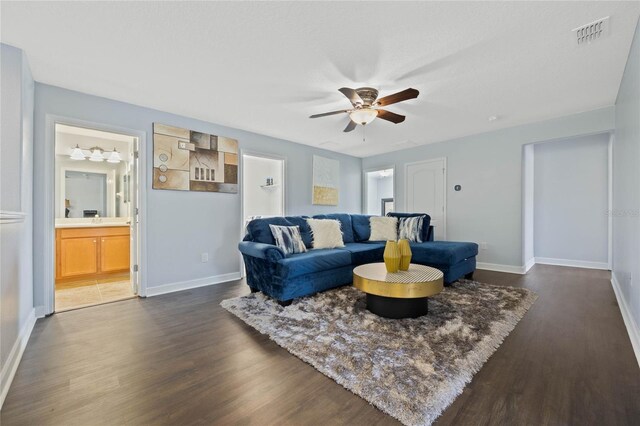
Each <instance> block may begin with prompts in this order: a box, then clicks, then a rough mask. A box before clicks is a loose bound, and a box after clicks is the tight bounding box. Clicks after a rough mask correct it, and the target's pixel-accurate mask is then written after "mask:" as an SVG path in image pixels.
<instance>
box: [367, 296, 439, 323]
mask: <svg viewBox="0 0 640 426" xmlns="http://www.w3.org/2000/svg"><path fill="white" fill-rule="evenodd" d="M428 301H429V298H428V297H419V298H411V299H409V298H406V299H405V298H397V297H384V296H377V295H375V294H369V293H367V309H368V310H369V311H370V312H372V313H374V314H376V315H378V316H381V317H385V318H391V319H401V318H418V317H421V316H423V315H426V314H427V312H428V310H429V305H428Z"/></svg>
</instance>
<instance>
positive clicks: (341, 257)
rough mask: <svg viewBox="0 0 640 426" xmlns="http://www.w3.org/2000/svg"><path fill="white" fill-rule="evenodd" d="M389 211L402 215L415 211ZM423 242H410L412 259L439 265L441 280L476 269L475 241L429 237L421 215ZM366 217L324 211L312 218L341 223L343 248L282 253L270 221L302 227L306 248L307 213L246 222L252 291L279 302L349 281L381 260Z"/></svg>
mask: <svg viewBox="0 0 640 426" xmlns="http://www.w3.org/2000/svg"><path fill="white" fill-rule="evenodd" d="M415 214H417V213H414V214H409V213H390V215H393V216H397V217H401V216H405V215H406V216H411V215H415ZM425 216H426V217H425V221H424V226H423V234H422V240H423V242H422V243H411V251H412V253H413V256H412V259H411V262H412V263H418V264H421V265H428V266H432V267H435V268H438V269H440V270H441V271H442V272H443V273H444V282H445V284H450V283H452V282H454V281H456V280H458V279H459V278H461V277H464V276H466V277H467V278H471V277H472V276H473V272H474V270H475V268H476V255H477V254H478V245H477V244H476V243H466V242H451V241H433V227H432V226H430V218H429V216H428V215H425ZM369 217H370V216H367V215H360V214H344V213H335V214H325V215H316V216H313V218H315V219H336V220H338V221H339V222H340V226H341V230H342V233H343V240H344V243H345V247H342V248H335V249H318V250H308V251H307V252H306V253H299V254H291V255H286V256H285V254H284V252H283V251H282V250H281V249H280V248H278V247H277V246H276V245H275V240H274V239H273V235H272V234H271V229H270V228H269V225H270V224H273V225H285V226H295V225H298V226H299V227H300V234H301V236H302V240H303V241H304V243H305V246H306V247H307V249H311V247H312V241H313V237H312V235H311V228H310V227H309V225H308V224H307V221H306V219H308V216H286V217H269V218H264V219H255V220H252V221H251V222H249V224H248V225H247V235H246V236H245V238H244V240H243V241H242V242H240V244H239V246H238V248H239V249H240V252H241V253H242V257H243V259H244V262H245V266H246V271H247V284H248V285H249V287H250V288H251V291H254V292H255V291H262V292H264V293H265V294H267V295H269V296H271V297H273V298H274V299H276V300H278V302H279V303H280V304H282V305H287V304H289V303H291V301H292V300H293V299H296V298H298V297H303V296H308V295H311V294H314V293H317V292H320V291H324V290H328V289H331V288H335V287H339V286H342V285H346V284H350V283H351V282H352V278H353V268H354V267H356V266H358V265H362V264H365V263H372V262H381V261H382V260H383V259H382V256H383V252H384V248H385V243H386V242H385V241H369V236H370V235H371V228H370V225H369Z"/></svg>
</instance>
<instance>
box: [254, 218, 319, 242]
mask: <svg viewBox="0 0 640 426" xmlns="http://www.w3.org/2000/svg"><path fill="white" fill-rule="evenodd" d="M269 225H279V226H296V225H298V226H299V227H300V236H301V237H302V241H303V242H304V245H305V246H306V247H307V248H311V245H312V238H311V228H310V227H309V224H308V223H307V216H286V217H279V216H276V217H265V218H261V219H254V220H252V221H251V222H249V224H248V225H247V233H248V236H249V241H253V242H254V243H263V244H272V245H275V244H276V241H275V240H274V238H273V234H272V233H271V228H269Z"/></svg>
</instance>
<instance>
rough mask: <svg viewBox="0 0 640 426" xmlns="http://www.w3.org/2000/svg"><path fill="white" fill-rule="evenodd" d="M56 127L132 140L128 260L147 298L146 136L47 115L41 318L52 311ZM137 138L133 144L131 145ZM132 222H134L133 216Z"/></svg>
mask: <svg viewBox="0 0 640 426" xmlns="http://www.w3.org/2000/svg"><path fill="white" fill-rule="evenodd" d="M56 124H64V125H68V126H74V127H84V128H88V129H93V130H101V131H103V132H111V133H118V134H122V135H127V136H131V137H133V138H134V145H133V146H132V149H136V147H137V148H138V170H137V171H136V179H137V182H138V185H137V186H138V206H137V207H138V223H137V225H138V226H137V227H136V228H137V234H138V235H137V236H136V237H137V247H138V250H137V256H136V257H137V262H135V263H134V260H135V258H134V256H133V255H132V256H131V265H134V264H137V265H138V271H137V272H138V278H139V279H138V296H140V297H146V295H147V280H146V271H147V268H146V267H147V250H146V246H147V229H146V224H147V221H146V218H147V216H146V214H147V209H146V207H147V199H146V195H147V173H146V172H147V144H146V138H147V134H146V132H144V131H140V130H136V129H128V128H124V127H119V126H113V125H108V124H104V123H96V122H92V121H86V120H80V119H77V118H73V117H66V116H61V115H55V114H47V115H46V117H45V147H44V150H45V155H44V164H43V174H44V177H45V179H44V182H43V191H44V209H43V210H44V211H43V218H44V223H43V225H44V226H43V230H44V238H43V253H44V259H43V273H44V276H43V277H42V278H43V284H44V299H43V302H44V312H43V314H44V315H50V314H52V313H53V312H54V309H55V306H54V304H55V238H56V231H55V215H56V212H55V197H56V194H55V133H56V132H55V127H56ZM135 138H137V144H136V141H135ZM133 213H134V217H133V219H134V220H135V212H133Z"/></svg>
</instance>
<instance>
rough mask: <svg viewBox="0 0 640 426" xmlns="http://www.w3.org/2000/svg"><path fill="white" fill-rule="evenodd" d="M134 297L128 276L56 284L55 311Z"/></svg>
mask: <svg viewBox="0 0 640 426" xmlns="http://www.w3.org/2000/svg"><path fill="white" fill-rule="evenodd" d="M132 297H135V294H134V293H133V291H132V290H131V282H130V281H129V277H128V276H126V275H125V276H119V277H116V278H107V279H100V280H84V281H78V282H73V283H65V284H56V308H55V310H56V312H62V311H68V310H71V309H77V308H84V307H87V306H93V305H99V304H102V303H108V302H114V301H117V300H124V299H130V298H132Z"/></svg>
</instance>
